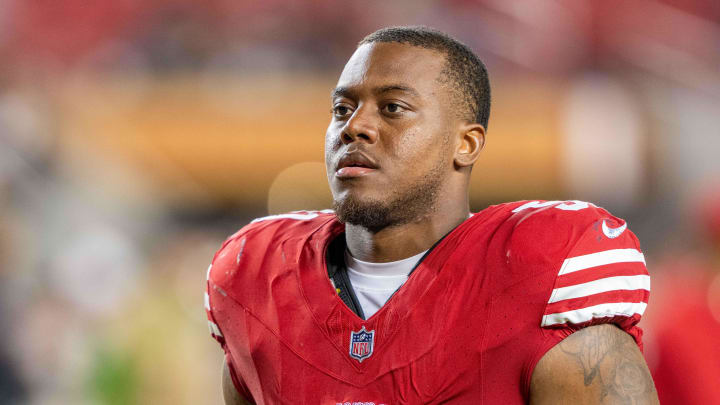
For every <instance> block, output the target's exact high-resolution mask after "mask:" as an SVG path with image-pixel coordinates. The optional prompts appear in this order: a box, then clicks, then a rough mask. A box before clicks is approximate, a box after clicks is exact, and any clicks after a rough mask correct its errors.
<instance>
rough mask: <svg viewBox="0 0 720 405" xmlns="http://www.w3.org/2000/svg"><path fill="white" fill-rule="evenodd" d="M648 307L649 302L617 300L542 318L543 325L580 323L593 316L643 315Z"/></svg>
mask: <svg viewBox="0 0 720 405" xmlns="http://www.w3.org/2000/svg"><path fill="white" fill-rule="evenodd" d="M646 307H647V303H645V302H615V303H610V304H599V305H593V306H591V307H586V308H580V309H575V310H572V311H567V312H558V313H555V314H548V315H545V316H543V319H542V326H550V325H561V324H564V323H574V324H578V323H583V322H587V321H589V320H591V319H593V318H609V317H613V316H618V315H622V316H633V315H635V314H640V315H642V314H643V312H645V308H646Z"/></svg>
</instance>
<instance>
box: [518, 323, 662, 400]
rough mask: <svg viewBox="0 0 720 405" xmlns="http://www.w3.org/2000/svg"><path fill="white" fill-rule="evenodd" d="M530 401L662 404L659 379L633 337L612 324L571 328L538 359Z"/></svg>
mask: <svg viewBox="0 0 720 405" xmlns="http://www.w3.org/2000/svg"><path fill="white" fill-rule="evenodd" d="M530 403H531V404H532V405H545V404H633V405H635V404H638V405H639V404H659V403H660V402H659V401H658V397H657V391H656V390H655V384H654V383H653V380H652V377H651V376H650V371H649V370H648V367H647V365H646V364H645V359H644V358H643V355H642V353H640V350H639V349H638V346H637V345H636V344H635V341H634V340H633V338H632V337H631V336H630V335H628V334H627V333H625V332H623V331H622V330H620V329H619V328H617V327H616V326H614V325H598V326H590V327H588V328H584V329H581V330H580V331H578V332H575V333H573V334H572V335H570V336H569V337H567V338H566V339H564V340H563V341H562V342H560V343H559V344H557V345H556V346H555V347H553V348H552V349H550V350H549V351H548V352H547V353H545V355H544V356H543V357H542V359H540V361H539V362H538V364H537V366H536V367H535V370H534V372H533V376H532V380H531V382H530Z"/></svg>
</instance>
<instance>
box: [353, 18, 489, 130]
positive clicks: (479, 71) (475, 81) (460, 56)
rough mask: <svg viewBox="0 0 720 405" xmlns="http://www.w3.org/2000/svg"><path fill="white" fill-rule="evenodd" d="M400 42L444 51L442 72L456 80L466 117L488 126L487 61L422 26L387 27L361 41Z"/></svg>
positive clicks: (452, 40) (449, 38)
mask: <svg viewBox="0 0 720 405" xmlns="http://www.w3.org/2000/svg"><path fill="white" fill-rule="evenodd" d="M374 42H399V43H403V44H408V45H412V46H417V47H420V48H425V49H432V50H435V51H439V52H442V53H443V54H445V62H446V66H445V69H443V76H445V77H446V78H448V79H450V81H451V82H454V83H453V84H454V93H455V94H456V96H457V97H458V98H459V99H460V100H459V101H460V103H461V105H462V106H464V107H465V108H466V109H467V118H468V119H471V120H474V122H477V123H479V124H482V126H483V127H485V129H487V125H488V119H489V118H490V80H489V79H488V74H487V69H486V68H485V64H483V62H482V61H481V60H480V58H478V56H477V55H475V53H474V52H473V51H472V50H470V48H468V47H467V45H465V44H463V43H462V42H460V41H458V40H457V39H455V38H452V37H451V36H449V35H447V34H445V33H443V32H440V31H437V30H434V29H432V28H428V27H423V26H410V27H388V28H382V29H379V30H377V31H375V32H373V33H372V34H370V35H368V36H366V37H365V38H363V40H362V41H360V43H359V44H358V46H360V45H364V44H370V43H374Z"/></svg>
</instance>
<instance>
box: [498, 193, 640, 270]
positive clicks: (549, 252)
mask: <svg viewBox="0 0 720 405" xmlns="http://www.w3.org/2000/svg"><path fill="white" fill-rule="evenodd" d="M511 207H512V209H511V210H510V212H511V215H510V216H509V217H508V220H507V222H508V226H511V227H512V232H511V234H510V237H509V240H508V244H509V246H508V249H509V251H510V253H511V255H514V258H515V261H516V262H520V263H534V262H543V261H544V262H547V261H550V262H555V261H557V260H564V259H566V258H567V257H568V255H570V254H571V253H573V254H575V255H581V254H589V253H594V252H599V251H604V250H610V249H613V248H633V249H636V250H639V249H640V244H639V242H638V240H637V238H636V237H635V235H634V234H633V233H632V232H631V231H629V230H628V229H627V223H626V221H625V220H623V219H621V218H618V217H616V216H614V215H612V214H610V213H609V212H608V211H607V210H605V209H604V208H601V207H598V206H597V205H595V204H593V203H589V202H584V201H577V200H572V201H542V200H535V201H521V202H519V203H514V204H512V205H511Z"/></svg>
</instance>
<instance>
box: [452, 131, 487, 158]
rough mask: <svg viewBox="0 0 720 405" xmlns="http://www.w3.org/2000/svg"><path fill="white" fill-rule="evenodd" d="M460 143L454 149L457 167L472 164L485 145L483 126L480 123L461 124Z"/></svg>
mask: <svg viewBox="0 0 720 405" xmlns="http://www.w3.org/2000/svg"><path fill="white" fill-rule="evenodd" d="M459 136H460V143H459V145H458V148H457V150H456V151H455V164H456V165H457V166H458V167H468V166H472V165H473V164H474V163H475V161H476V160H477V159H478V157H479V156H480V151H481V150H482V148H483V146H485V127H483V126H482V125H480V124H477V123H472V124H463V125H462V126H461V127H460V131H459Z"/></svg>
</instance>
